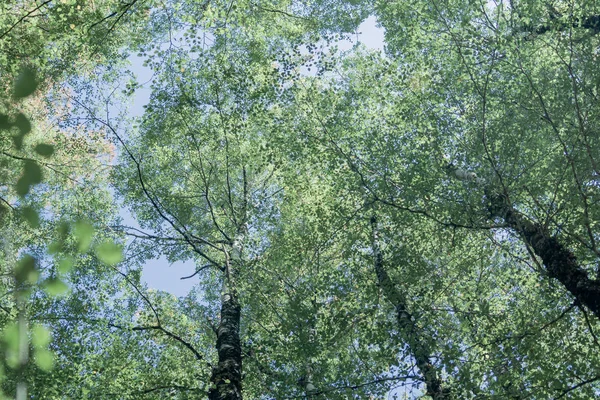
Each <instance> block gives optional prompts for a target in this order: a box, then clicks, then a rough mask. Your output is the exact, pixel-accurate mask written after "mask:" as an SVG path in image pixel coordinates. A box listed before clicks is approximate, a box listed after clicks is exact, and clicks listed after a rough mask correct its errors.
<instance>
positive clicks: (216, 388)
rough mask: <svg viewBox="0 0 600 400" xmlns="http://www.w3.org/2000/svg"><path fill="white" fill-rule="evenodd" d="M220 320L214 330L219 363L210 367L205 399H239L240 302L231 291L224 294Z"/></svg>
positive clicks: (240, 383)
mask: <svg viewBox="0 0 600 400" xmlns="http://www.w3.org/2000/svg"><path fill="white" fill-rule="evenodd" d="M222 297H223V299H222V303H221V322H220V323H219V328H218V329H217V352H218V353H219V363H218V364H217V367H216V368H214V369H213V372H212V376H211V378H210V381H211V389H210V391H209V392H208V398H209V400H241V399H242V347H241V344H240V304H239V302H238V300H237V296H236V295H235V294H232V293H230V294H224V295H223V296H222Z"/></svg>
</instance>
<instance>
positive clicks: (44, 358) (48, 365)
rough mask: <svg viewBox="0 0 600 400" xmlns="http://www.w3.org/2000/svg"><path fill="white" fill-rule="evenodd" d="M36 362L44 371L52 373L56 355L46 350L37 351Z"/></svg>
mask: <svg viewBox="0 0 600 400" xmlns="http://www.w3.org/2000/svg"><path fill="white" fill-rule="evenodd" d="M34 361H35V365H37V366H38V368H39V369H41V370H42V371H50V370H51V369H52V368H53V367H54V355H53V354H52V352H50V351H48V350H46V349H38V350H36V351H35V358H34Z"/></svg>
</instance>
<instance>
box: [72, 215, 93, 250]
mask: <svg viewBox="0 0 600 400" xmlns="http://www.w3.org/2000/svg"><path fill="white" fill-rule="evenodd" d="M74 233H75V237H76V238H77V251H79V252H80V253H85V252H86V251H88V249H89V248H90V245H91V244H92V239H93V237H94V227H93V226H92V225H91V224H90V223H89V222H87V221H83V220H80V221H77V222H76V223H75V229H74Z"/></svg>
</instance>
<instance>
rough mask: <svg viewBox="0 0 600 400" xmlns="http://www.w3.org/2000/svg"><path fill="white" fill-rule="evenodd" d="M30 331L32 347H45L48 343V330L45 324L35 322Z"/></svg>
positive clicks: (49, 337)
mask: <svg viewBox="0 0 600 400" xmlns="http://www.w3.org/2000/svg"><path fill="white" fill-rule="evenodd" d="M31 333H32V335H31V344H32V345H33V347H35V348H45V347H46V346H48V344H49V343H50V339H51V336H50V331H49V330H48V328H46V327H45V326H43V325H39V324H36V325H35V326H34V327H33V329H32V330H31Z"/></svg>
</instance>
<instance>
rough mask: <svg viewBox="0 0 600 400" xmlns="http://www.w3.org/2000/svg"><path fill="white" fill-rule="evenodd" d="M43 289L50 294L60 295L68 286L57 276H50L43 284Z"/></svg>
mask: <svg viewBox="0 0 600 400" xmlns="http://www.w3.org/2000/svg"><path fill="white" fill-rule="evenodd" d="M43 287H44V290H45V291H46V293H48V294H49V295H50V296H61V295H64V294H66V293H67V291H68V290H69V286H67V284H66V283H64V282H63V281H61V280H60V279H58V278H50V279H48V280H46V281H45V282H44V284H43Z"/></svg>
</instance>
